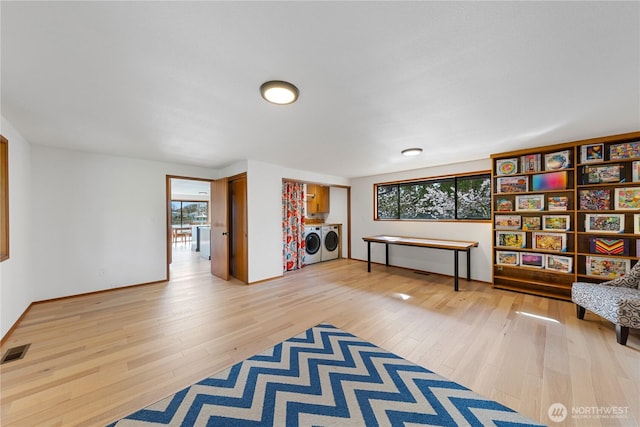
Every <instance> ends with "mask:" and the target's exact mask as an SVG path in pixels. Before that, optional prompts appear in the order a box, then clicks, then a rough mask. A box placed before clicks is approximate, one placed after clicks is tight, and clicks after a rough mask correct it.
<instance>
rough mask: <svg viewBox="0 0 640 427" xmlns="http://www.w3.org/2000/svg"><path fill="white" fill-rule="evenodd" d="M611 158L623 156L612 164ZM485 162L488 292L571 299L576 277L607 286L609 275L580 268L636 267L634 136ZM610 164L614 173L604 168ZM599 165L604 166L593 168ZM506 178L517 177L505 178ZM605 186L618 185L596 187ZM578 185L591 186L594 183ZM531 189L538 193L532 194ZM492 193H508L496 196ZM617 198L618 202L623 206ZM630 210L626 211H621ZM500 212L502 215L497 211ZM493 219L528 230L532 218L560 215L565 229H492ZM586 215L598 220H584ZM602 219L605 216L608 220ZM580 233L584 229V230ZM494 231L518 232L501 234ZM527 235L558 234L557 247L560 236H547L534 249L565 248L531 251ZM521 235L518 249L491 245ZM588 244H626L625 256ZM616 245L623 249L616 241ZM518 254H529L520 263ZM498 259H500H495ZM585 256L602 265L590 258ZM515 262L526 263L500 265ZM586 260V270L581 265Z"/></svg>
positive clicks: (639, 141)
mask: <svg viewBox="0 0 640 427" xmlns="http://www.w3.org/2000/svg"><path fill="white" fill-rule="evenodd" d="M611 157H630V158H614V159H611ZM631 157H633V158H631ZM595 159H597V160H595ZM491 160H492V171H493V175H492V183H493V189H492V218H493V230H492V234H493V236H492V239H493V263H494V265H493V287H495V288H500V289H507V290H513V291H518V292H524V293H529V294H534V295H541V296H546V297H551V298H560V299H570V297H571V285H572V283H573V282H576V281H578V278H580V279H581V280H588V281H594V282H602V281H605V280H609V277H603V276H591V275H587V274H586V272H587V270H589V271H607V272H608V271H618V272H621V273H619V274H622V273H623V272H624V271H625V270H626V269H628V267H629V265H631V266H633V264H634V263H635V262H637V259H638V257H639V256H640V244H639V242H640V233H638V230H640V215H639V214H640V209H635V207H636V206H637V203H638V202H637V200H638V198H640V197H636V189H637V190H638V191H640V177H639V173H640V172H639V171H638V169H639V167H640V166H639V165H640V131H639V132H631V133H627V134H621V135H612V136H606V137H601V138H592V139H588V140H582V141H573V142H567V143H564V144H554V145H549V146H543V147H537V148H530V149H526V150H518V151H511V152H506V153H500V154H493V155H491ZM590 160H595V161H590ZM615 165H620V166H621V167H620V168H617V167H611V166H615ZM547 166H548V167H547ZM563 166H566V167H563ZM598 166H603V167H602V168H598ZM634 167H635V168H634ZM587 168H589V169H587ZM507 171H509V172H511V173H510V174H508V175H505V174H498V172H507ZM553 172H566V174H557V175H551V173H553ZM508 177H514V178H516V179H513V180H509V179H504V178H508ZM634 178H635V179H634ZM607 180H615V181H617V182H599V181H607ZM585 181H593V183H586V182H585ZM534 186H535V188H543V189H541V190H532V188H534ZM619 188H631V189H632V191H630V192H629V193H628V194H625V193H622V192H620V191H617V192H616V190H617V189H619ZM497 190H504V191H507V192H498V191H497ZM513 190H520V191H513ZM524 190H526V191H524ZM585 190H593V192H592V193H587V192H586V191H585ZM596 190H606V191H596ZM531 195H534V196H539V197H526V198H525V199H522V198H519V196H531ZM558 196H562V197H561V198H560V197H558ZM638 196H640V193H638ZM581 197H582V199H581ZM617 198H622V200H621V201H620V200H619V199H617ZM550 202H551V207H555V206H558V205H560V206H563V207H564V206H566V208H567V209H565V210H556V209H549V206H550ZM518 205H520V206H518ZM616 206H619V207H625V208H627V209H624V210H621V209H618V210H616V209H614V208H615V207H616ZM517 207H525V208H544V210H517ZM581 207H589V208H601V207H604V208H607V209H594V210H591V209H590V210H586V209H584V210H583V209H581ZM629 207H633V209H628V208H629ZM499 208H503V209H504V208H506V209H509V210H498V209H499ZM500 215H505V216H506V215H513V216H520V217H521V220H520V224H522V225H525V224H529V225H531V224H532V225H534V226H535V227H538V226H539V225H538V221H537V220H534V219H532V218H535V217H539V218H540V222H541V223H542V217H545V216H547V217H548V216H554V215H557V216H566V217H568V220H569V230H542V229H539V230H531V229H522V227H520V228H518V229H513V228H508V229H504V228H496V217H499V216H500ZM587 215H599V216H590V217H588V216H587ZM602 216H610V218H604V217H602ZM587 218H589V219H588V220H589V223H588V224H586V225H585V219H587ZM506 220H507V218H503V219H502V221H503V223H504V224H507V222H506ZM623 220H624V222H623ZM558 221H560V222H561V221H562V219H561V218H558V219H556V220H554V224H555V225H556V226H558V225H559V224H558ZM634 221H638V223H637V224H634ZM547 222H548V221H547ZM511 223H515V224H516V225H517V224H518V221H517V218H514V219H513V220H512V221H510V222H509V223H508V224H509V225H510V224H511ZM560 227H562V225H560ZM540 228H542V227H540ZM586 229H590V230H591V231H586ZM597 229H603V230H607V229H614V230H618V229H619V230H620V231H622V232H620V233H618V232H613V233H607V232H606V231H605V232H600V231H597ZM498 232H505V233H509V232H520V233H525V234H524V235H522V234H520V235H515V234H514V235H513V236H507V235H503V234H500V233H498ZM533 233H560V234H563V235H564V236H563V237H562V242H560V241H559V240H560V238H556V239H554V238H553V236H551V238H549V239H545V241H544V242H541V241H538V243H543V246H544V247H547V248H559V247H560V243H562V247H564V246H566V248H567V250H566V251H565V252H558V251H552V250H548V249H547V250H545V249H536V248H534V247H533V245H534V240H533ZM524 237H526V239H524V240H525V241H524V246H525V247H516V248H514V247H504V246H498V245H497V243H498V239H500V242H503V243H504V242H510V241H514V242H522V240H523V238H524ZM593 238H600V239H625V240H627V242H625V243H624V253H625V255H608V254H602V253H594V252H595V249H593V247H592V246H591V245H594V244H595V245H597V247H598V250H603V249H604V250H611V251H616V250H617V249H618V246H617V245H616V242H610V243H609V242H603V241H600V242H595V243H594V241H593V240H592V239H593ZM618 245H619V246H621V245H622V244H621V243H618ZM525 253H526V254H533V256H532V257H526V258H525V257H524V256H523V254H525ZM498 257H500V259H499V260H498ZM588 257H601V258H609V259H608V260H602V259H595V260H594V259H593V258H588ZM522 260H525V264H526V265H508V264H507V265H503V264H502V263H511V262H514V263H518V264H522V262H521V261H522ZM587 260H589V265H588V266H587V265H586V264H587ZM541 261H542V262H541ZM497 262H500V264H497ZM546 262H548V263H549V265H552V266H553V267H554V268H560V269H566V270H569V271H571V272H569V273H567V272H563V271H557V270H555V269H547V268H544V267H545V265H544V264H545V263H546ZM605 262H606V264H605ZM540 266H541V267H543V268H540Z"/></svg>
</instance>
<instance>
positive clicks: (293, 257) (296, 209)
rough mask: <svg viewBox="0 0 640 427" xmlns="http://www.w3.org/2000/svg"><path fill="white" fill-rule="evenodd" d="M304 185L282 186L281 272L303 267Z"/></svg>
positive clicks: (287, 184) (286, 183)
mask: <svg viewBox="0 0 640 427" xmlns="http://www.w3.org/2000/svg"><path fill="white" fill-rule="evenodd" d="M304 215H305V198H304V184H300V183H297V182H284V183H283V184H282V232H283V236H282V249H283V251H282V255H283V257H282V260H283V265H282V269H283V271H289V270H296V269H298V268H302V267H303V266H304V255H305V248H304V238H303V233H304Z"/></svg>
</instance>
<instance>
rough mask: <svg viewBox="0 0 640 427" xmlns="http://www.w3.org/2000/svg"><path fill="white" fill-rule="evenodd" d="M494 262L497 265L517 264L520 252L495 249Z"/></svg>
mask: <svg viewBox="0 0 640 427" xmlns="http://www.w3.org/2000/svg"><path fill="white" fill-rule="evenodd" d="M496 264H498V265H519V264H520V254H519V253H518V252H512V251H496Z"/></svg>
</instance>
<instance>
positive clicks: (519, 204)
mask: <svg viewBox="0 0 640 427" xmlns="http://www.w3.org/2000/svg"><path fill="white" fill-rule="evenodd" d="M542 210H544V194H526V195H521V196H516V211H542Z"/></svg>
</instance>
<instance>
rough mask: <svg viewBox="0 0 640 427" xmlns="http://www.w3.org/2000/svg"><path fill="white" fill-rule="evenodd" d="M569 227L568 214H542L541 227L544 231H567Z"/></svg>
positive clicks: (569, 219)
mask: <svg viewBox="0 0 640 427" xmlns="http://www.w3.org/2000/svg"><path fill="white" fill-rule="evenodd" d="M570 228H571V217H570V216H569V215H543V216H542V229H543V230H545V231H568V230H569V229H570Z"/></svg>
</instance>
